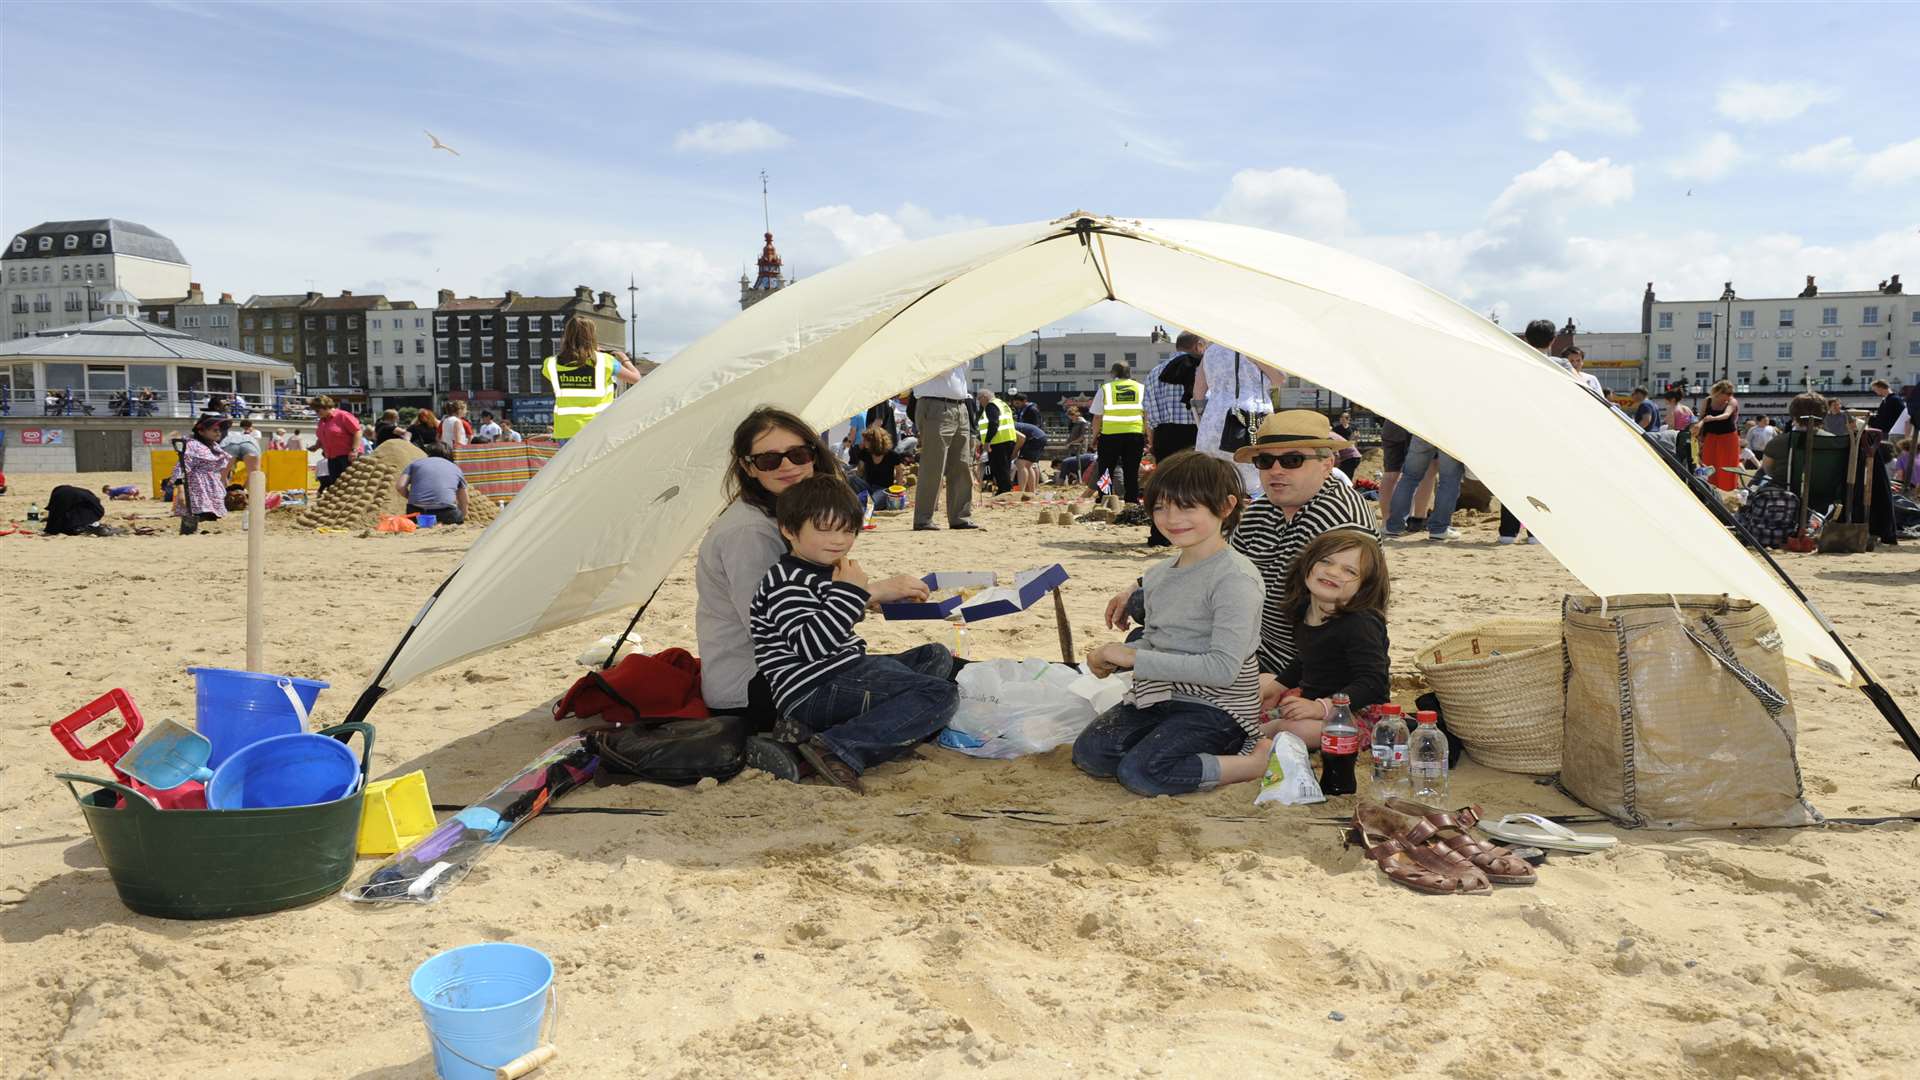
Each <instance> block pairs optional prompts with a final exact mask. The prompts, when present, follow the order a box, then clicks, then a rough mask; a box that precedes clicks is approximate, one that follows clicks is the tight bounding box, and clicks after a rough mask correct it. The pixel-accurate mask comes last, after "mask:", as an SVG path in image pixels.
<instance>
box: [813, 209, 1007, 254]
mask: <svg viewBox="0 0 1920 1080" xmlns="http://www.w3.org/2000/svg"><path fill="white" fill-rule="evenodd" d="M800 217H801V219H802V220H803V221H805V222H806V223H807V224H808V225H811V226H813V227H814V228H815V229H817V230H819V231H820V233H821V234H823V235H824V236H825V237H826V238H830V239H831V240H832V241H833V242H834V243H835V244H836V245H838V246H839V248H840V251H841V253H842V254H844V255H845V256H846V257H847V258H851V259H857V258H859V257H860V256H862V255H871V254H873V253H874V252H876V251H882V250H885V249H886V248H890V247H893V246H895V245H897V244H904V243H906V242H907V241H909V240H921V239H925V238H926V237H929V236H938V235H940V234H941V233H950V232H957V231H959V230H961V229H977V228H980V227H982V226H984V225H985V224H986V222H985V221H982V220H980V219H978V218H971V217H965V216H961V215H949V216H946V217H942V216H940V215H938V214H935V213H933V212H932V211H931V210H928V209H926V208H925V207H922V206H916V205H914V204H913V203H901V204H900V208H899V209H897V210H895V211H893V212H892V213H887V212H886V211H884V210H875V211H873V212H872V213H869V214H863V213H860V212H859V211H857V210H855V209H854V208H853V207H851V206H848V205H846V204H844V203H839V204H835V205H832V206H816V207H814V208H813V209H811V210H809V211H807V212H806V213H804V214H802V215H800Z"/></svg>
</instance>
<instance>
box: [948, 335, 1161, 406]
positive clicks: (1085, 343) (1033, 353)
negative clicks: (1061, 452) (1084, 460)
mask: <svg viewBox="0 0 1920 1080" xmlns="http://www.w3.org/2000/svg"><path fill="white" fill-rule="evenodd" d="M1172 355H1173V341H1172V339H1171V338H1170V337H1168V336H1167V335H1166V334H1165V333H1164V332H1163V331H1161V330H1160V329H1159V328H1158V327H1155V328H1154V330H1153V332H1152V333H1150V334H1145V335H1138V336H1136V335H1130V334H1111V333H1098V332H1092V333H1073V334H1058V335H1055V336H1054V337H1042V336H1041V334H1040V333H1039V332H1037V331H1036V332H1035V333H1033V334H1030V335H1028V336H1027V337H1024V338H1016V339H1015V340H1013V341H1009V342H1007V343H1006V344H1005V345H1003V346H1001V347H1000V348H998V349H995V350H993V351H992V352H988V353H983V354H981V355H979V356H976V357H974V358H973V360H972V361H970V362H969V363H968V364H967V385H968V386H969V387H971V388H972V389H975V390H991V391H993V392H994V393H996V394H998V393H1003V392H1004V393H1009V394H1010V393H1012V392H1013V391H1015V390H1024V391H1026V393H1027V396H1028V397H1030V398H1032V399H1033V400H1035V401H1037V402H1040V404H1041V407H1042V408H1052V407H1054V406H1057V405H1060V404H1062V403H1064V402H1068V401H1072V402H1075V403H1080V402H1082V401H1084V400H1086V399H1088V398H1090V397H1092V395H1093V392H1094V391H1095V390H1098V389H1099V388H1100V384H1101V383H1104V382H1106V381H1107V380H1108V379H1110V378H1112V376H1111V375H1110V374H1108V373H1109V371H1110V370H1111V369H1112V367H1113V365H1114V364H1115V363H1118V362H1122V361H1124V362H1125V363H1126V365H1127V366H1128V367H1129V368H1131V369H1132V371H1133V374H1134V377H1135V378H1139V377H1140V376H1143V375H1145V374H1146V373H1147V371H1148V370H1149V369H1150V368H1152V367H1153V366H1154V365H1155V364H1158V363H1159V362H1160V361H1162V360H1164V359H1166V358H1167V357H1169V356H1172Z"/></svg>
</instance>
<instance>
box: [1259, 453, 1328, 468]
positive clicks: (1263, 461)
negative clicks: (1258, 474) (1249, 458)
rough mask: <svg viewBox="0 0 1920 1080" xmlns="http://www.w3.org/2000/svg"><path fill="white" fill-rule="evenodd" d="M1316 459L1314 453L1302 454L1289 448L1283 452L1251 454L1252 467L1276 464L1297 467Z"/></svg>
mask: <svg viewBox="0 0 1920 1080" xmlns="http://www.w3.org/2000/svg"><path fill="white" fill-rule="evenodd" d="M1317 460H1319V459H1318V457H1317V456H1316V455H1313V454H1303V453H1301V452H1300V451H1298V450H1289V451H1288V452H1286V453H1284V454H1255V455H1253V467H1254V468H1256V469H1261V470H1265V469H1271V468H1273V467H1274V466H1275V465H1278V466H1280V467H1281V468H1283V469H1297V468H1299V467H1300V466H1302V465H1305V464H1306V463H1307V462H1309V461H1317Z"/></svg>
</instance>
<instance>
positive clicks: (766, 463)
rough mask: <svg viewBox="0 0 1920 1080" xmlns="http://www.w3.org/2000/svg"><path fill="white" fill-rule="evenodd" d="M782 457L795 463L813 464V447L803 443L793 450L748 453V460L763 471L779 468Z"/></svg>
mask: <svg viewBox="0 0 1920 1080" xmlns="http://www.w3.org/2000/svg"><path fill="white" fill-rule="evenodd" d="M782 459H785V460H787V461H791V462H793V463H794V464H795V465H811V464H813V447H811V446H805V445H802V446H796V447H794V448H793V449H791V450H785V451H782V450H769V451H767V452H766V453H764V454H748V455H747V462H748V463H749V464H751V465H752V466H753V467H754V468H756V469H759V470H760V471H761V472H772V471H773V470H775V469H777V468H779V467H780V462H781V460H782Z"/></svg>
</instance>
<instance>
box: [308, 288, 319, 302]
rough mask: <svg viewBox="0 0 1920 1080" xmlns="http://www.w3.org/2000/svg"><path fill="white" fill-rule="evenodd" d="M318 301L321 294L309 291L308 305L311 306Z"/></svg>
mask: <svg viewBox="0 0 1920 1080" xmlns="http://www.w3.org/2000/svg"><path fill="white" fill-rule="evenodd" d="M318 299H320V294H319V293H317V292H314V291H313V290H312V289H308V290H307V303H309V304H311V303H313V302H314V301H315V300H318Z"/></svg>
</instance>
